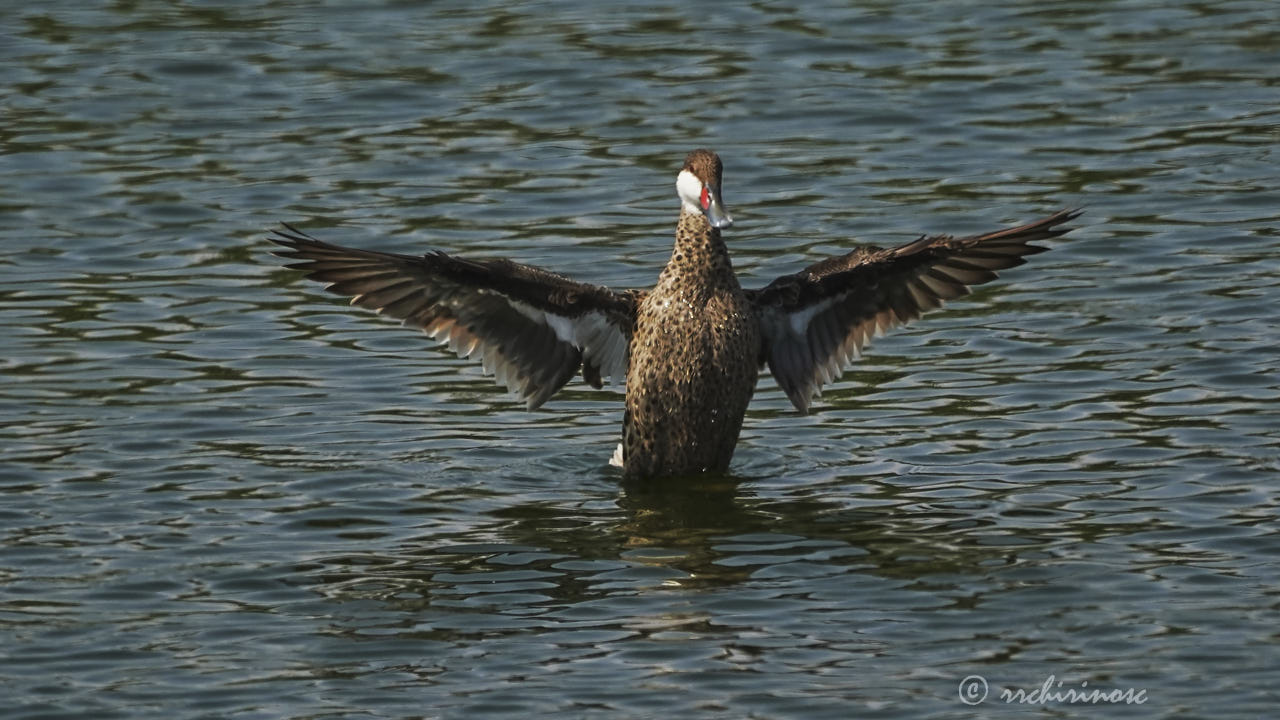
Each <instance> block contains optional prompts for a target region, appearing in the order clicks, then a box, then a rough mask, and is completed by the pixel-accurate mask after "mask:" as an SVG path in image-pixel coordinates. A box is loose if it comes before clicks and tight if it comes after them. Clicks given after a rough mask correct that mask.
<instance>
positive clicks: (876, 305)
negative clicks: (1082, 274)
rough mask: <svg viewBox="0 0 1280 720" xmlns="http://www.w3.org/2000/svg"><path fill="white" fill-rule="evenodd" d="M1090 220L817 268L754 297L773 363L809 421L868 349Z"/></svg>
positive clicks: (874, 252) (935, 239)
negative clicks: (828, 387)
mask: <svg viewBox="0 0 1280 720" xmlns="http://www.w3.org/2000/svg"><path fill="white" fill-rule="evenodd" d="M1079 214H1080V211H1078V210H1075V211H1072V210H1063V211H1060V212H1057V213H1055V214H1053V215H1050V216H1049V217H1047V218H1044V219H1043V220H1038V221H1036V222H1033V223H1029V224H1027V225H1022V226H1019V227H1015V228H1010V229H1008V230H1001V231H998V232H993V233H988V234H986V235H975V236H971V237H963V238H956V237H952V236H950V235H935V236H929V237H921V238H920V239H919V240H916V241H915V242H911V243H908V244H906V245H902V246H900V247H896V248H892V249H889V250H881V249H879V248H860V249H857V250H854V251H853V252H850V253H849V254H847V255H841V256H838V257H831V258H827V259H825V260H822V261H820V262H817V263H814V264H813V265H810V266H809V267H807V268H805V269H804V270H802V271H800V272H798V273H796V274H794V275H784V276H783V277H780V278H778V279H777V280H774V281H773V282H771V283H769V284H768V285H767V286H765V287H763V288H761V289H759V290H748V291H747V294H748V296H749V297H750V298H751V301H752V303H753V304H754V305H755V308H756V312H757V313H758V315H759V317H760V329H761V332H762V334H763V336H764V345H765V347H764V358H763V360H764V362H767V363H768V364H769V370H770V371H771V372H772V373H773V376H774V378H775V379H777V381H778V385H779V386H780V387H781V388H782V390H783V391H784V392H785V393H786V394H787V397H788V398H790V399H791V403H792V404H793V405H795V406H796V408H797V409H798V410H800V411H801V412H807V410H808V407H809V399H810V398H812V397H813V395H814V394H815V393H818V392H819V391H820V390H821V388H822V385H824V384H825V383H829V382H831V381H832V380H835V379H836V378H839V377H840V375H841V374H842V372H843V370H844V367H845V366H846V365H847V364H848V363H850V362H851V361H852V360H853V359H854V358H856V357H858V355H859V354H860V353H861V351H862V347H863V346H864V345H865V344H866V342H867V340H868V339H870V338H871V337H873V336H875V335H879V334H882V333H884V332H885V331H886V330H888V329H889V328H891V327H894V326H896V325H901V324H903V323H906V322H909V321H911V320H913V319H915V318H918V317H920V315H921V314H922V313H925V312H927V311H929V310H933V309H934V308H937V307H940V306H941V305H942V303H943V302H944V301H947V300H951V299H954V298H957V297H960V296H961V295H966V294H968V292H969V286H971V285H979V284H982V283H984V282H987V281H989V280H993V279H995V277H996V275H997V271H998V270H1004V269H1007V268H1011V267H1016V266H1018V265H1021V264H1022V263H1024V262H1025V260H1024V259H1023V258H1024V257H1026V256H1027V255H1034V254H1036V253H1040V252H1044V251H1045V249H1046V248H1043V247H1039V246H1036V245H1029V244H1028V243H1030V242H1033V241H1036V240H1047V239H1049V238H1055V237H1058V236H1059V235H1062V234H1063V233H1065V232H1067V231H1068V230H1069V228H1065V227H1059V226H1061V225H1062V224H1063V223H1065V222H1068V221H1070V220H1072V219H1074V218H1076V217H1077V216H1079Z"/></svg>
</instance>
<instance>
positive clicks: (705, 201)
mask: <svg viewBox="0 0 1280 720" xmlns="http://www.w3.org/2000/svg"><path fill="white" fill-rule="evenodd" d="M701 202H702V209H703V210H706V209H707V208H709V207H711V193H709V192H707V186H706V185H703V186H702V198H701Z"/></svg>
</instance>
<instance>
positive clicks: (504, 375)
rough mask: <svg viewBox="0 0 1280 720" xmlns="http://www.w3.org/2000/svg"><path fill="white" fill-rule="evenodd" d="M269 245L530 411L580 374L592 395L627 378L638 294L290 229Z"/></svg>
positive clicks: (501, 263) (504, 263)
mask: <svg viewBox="0 0 1280 720" xmlns="http://www.w3.org/2000/svg"><path fill="white" fill-rule="evenodd" d="M284 227H285V229H284V230H276V231H274V236H273V237H271V238H270V240H271V241H272V242H274V243H276V244H277V245H282V246H284V247H285V248H287V249H286V250H278V251H276V253H275V254H276V255H279V256H280V257H283V258H288V259H290V260H299V261H301V262H295V263H291V264H289V265H288V266H287V267H290V268H293V269H296V270H302V271H304V272H306V273H307V277H308V278H310V279H311V280H318V281H320V282H325V283H328V285H326V286H325V289H326V290H328V291H329V292H332V293H336V294H338V295H348V296H351V304H352V305H360V306H361V307H367V308H370V309H372V310H375V311H377V312H379V313H381V314H383V315H389V316H391V317H394V318H398V319H400V320H401V321H403V323H404V324H405V325H416V326H418V327H420V328H422V330H423V331H424V332H425V333H426V334H427V335H429V336H431V337H432V338H435V339H437V340H440V341H443V342H447V343H448V344H449V347H450V349H452V350H453V351H455V352H457V353H458V355H460V356H462V357H472V356H478V358H479V359H480V360H482V362H483V364H484V370H485V372H487V373H491V374H494V375H496V376H497V379H498V381H499V382H501V383H502V384H504V385H506V386H507V387H508V388H510V389H511V390H514V391H515V392H517V393H518V394H519V395H520V396H521V397H522V398H524V399H525V400H526V401H527V403H528V407H529V409H530V410H532V409H534V408H536V407H538V406H539V405H541V404H542V403H544V402H546V401H547V398H549V397H551V396H552V395H553V394H555V392H556V391H557V390H559V389H560V388H561V387H563V386H564V384H565V383H567V382H568V381H569V379H570V378H572V377H573V376H574V374H575V373H576V372H577V371H578V368H579V367H581V368H582V376H583V378H585V379H586V380H587V382H589V383H591V384H592V385H593V386H595V387H600V386H601V377H609V378H611V379H613V380H615V381H616V380H620V379H622V378H624V377H625V376H626V372H627V361H628V345H629V343H630V340H631V333H632V328H633V323H634V318H635V310H636V306H637V304H638V301H639V298H640V293H638V292H635V291H627V292H616V291H614V290H610V289H609V288H606V287H602V286H599V285H587V284H584V283H579V282H574V281H573V280H570V279H568V278H565V277H562V276H560V275H556V274H555V273H551V272H548V271H546V270H542V269H540V268H536V267H532V266H529V265H521V264H519V263H514V262H511V261H510V260H500V259H499V260H465V259H462V258H457V257H453V256H450V255H446V254H444V253H442V252H435V253H429V254H427V255H424V256H421V257H419V256H413V255H399V254H395V253H384V252H375V251H371V250H356V249H353V248H345V247H342V246H339V245H333V244H330V243H326V242H322V241H320V240H317V239H315V238H313V237H311V236H310V235H307V234H306V233H304V232H301V231H299V230H297V229H295V228H293V227H292V226H290V225H288V224H285V225H284Z"/></svg>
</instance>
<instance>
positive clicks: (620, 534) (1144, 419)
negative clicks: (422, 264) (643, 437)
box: [0, 0, 1280, 719]
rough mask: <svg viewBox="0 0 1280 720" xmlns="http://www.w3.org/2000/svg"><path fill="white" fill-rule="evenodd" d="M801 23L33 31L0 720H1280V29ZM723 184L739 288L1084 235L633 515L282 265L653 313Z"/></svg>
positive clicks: (457, 21)
mask: <svg viewBox="0 0 1280 720" xmlns="http://www.w3.org/2000/svg"><path fill="white" fill-rule="evenodd" d="M805 8H806V9H805V10H803V11H796V10H792V9H788V6H787V5H786V4H772V3H756V4H751V5H746V6H743V5H739V6H731V5H729V4H724V5H712V4H707V3H703V4H698V5H687V6H680V5H674V6H665V7H661V8H652V9H642V10H637V9H630V6H629V4H626V3H594V4H590V5H588V4H582V5H577V4H567V3H541V4H512V3H489V4H483V3H474V2H468V3H432V4H430V5H428V6H427V7H426V8H425V9H419V8H417V7H414V6H412V5H411V4H400V3H388V4H385V5H377V4H374V3H352V4H341V3H334V4H327V5H318V4H314V3H296V2H291V1H285V2H276V3H270V4H266V5H260V4H257V3H222V4H219V3H177V2H172V3H160V2H120V3H115V4H111V5H106V4H102V5H98V4H90V3H70V2H62V3H57V2H55V3H42V4H31V5H30V6H23V7H21V8H17V7H15V8H10V9H8V10H5V11H4V12H3V13H0V58H2V59H3V63H4V67H5V75H6V82H5V83H4V84H3V86H0V108H2V110H3V122H0V153H3V154H2V155H0V248H2V249H3V253H0V340H2V342H3V347H4V349H5V353H4V356H3V364H2V365H0V367H2V368H3V375H2V376H0V383H2V384H0V426H2V427H0V698H2V699H3V706H2V708H0V715H2V716H3V717H5V718H6V719H7V718H15V719H16V718H31V719H34V718H167V719H173V718H181V719H186V718H330V717H333V718H338V717H341V718H393V717H418V716H421V717H448V718H455V717H456V718H485V717H504V716H512V715H521V716H537V717H600V718H616V717H637V718H639V717H724V718H744V717H761V718H781V717H803V718H842V719H843V718H852V717H892V718H897V717H932V718H965V717H972V718H985V717H992V716H1009V717H1014V716H1025V715H1027V714H1031V713H1038V714H1039V716H1043V717H1049V716H1052V717H1090V718H1093V717H1144V718H1145V717H1161V718H1183V717H1186V718H1191V717H1215V718H1256V717H1266V716H1269V715H1271V714H1273V713H1274V707H1275V705H1276V702H1277V700H1280V697H1278V693H1277V691H1276V680H1277V674H1276V668H1277V667H1280V652H1278V651H1277V639H1278V636H1277V631H1276V628H1277V627H1278V626H1280V622H1278V620H1280V617H1278V615H1280V613H1278V612H1277V609H1278V607H1280V592H1278V591H1277V588H1280V568H1278V567H1277V559H1278V557H1280V552H1278V550H1280V538H1278V537H1277V517H1276V516H1277V507H1278V506H1280V493H1278V491H1277V482H1276V481H1277V477H1278V476H1280V432H1278V431H1277V428H1280V411H1278V408H1277V400H1278V399H1280V377H1278V376H1277V372H1276V368H1277V365H1280V349H1278V348H1280V330H1278V329H1277V323H1276V317H1277V314H1276V308H1277V306H1280V261H1278V260H1277V253H1278V252H1280V237H1278V235H1280V231H1278V229H1280V193H1278V192H1277V190H1276V187H1277V181H1280V173H1278V172H1277V167H1280V162H1278V158H1277V157H1276V147H1277V142H1278V141H1280V89H1278V84H1277V68H1278V67H1280V11H1278V10H1277V7H1276V5H1275V4H1274V3H1273V2H1270V1H1269V0H1259V1H1257V2H1247V1H1246V2H1190V1H1189V0H1180V1H1178V2H1172V3H1150V2H1109V3H1094V2H1084V1H1075V0H1070V1H1064V2H1048V3H1046V2H1041V1H1039V0H1034V1H1033V0H1008V1H1006V2H996V3H974V2H959V1H957V2H928V3H925V2H910V3H897V2H867V3H859V4H856V5H855V6H854V7H848V6H845V5H843V4H835V3H831V4H821V3H806V4H805ZM697 146H707V147H712V148H714V149H716V150H718V151H719V152H720V153H721V155H722V156H723V157H724V159H725V162H726V180H725V199H726V201H727V202H728V204H729V207H730V209H731V210H732V211H733V213H734V216H735V219H736V220H737V221H738V222H737V224H736V225H735V226H734V228H733V229H732V231H731V232H730V243H731V247H732V248H733V250H734V252H735V259H736V264H737V267H738V268H739V271H740V273H741V275H742V276H743V278H744V283H745V284H747V285H748V286H759V285H762V284H764V283H765V282H767V281H768V280H769V279H771V278H772V277H774V276H776V275H778V274H781V273H784V272H793V271H795V270H796V269H799V268H800V267H802V266H803V265H804V264H805V263H806V262H808V261H812V260H813V259H816V258H818V257H820V256H822V255H824V254H829V253H833V252H837V251H840V250H841V249H842V248H847V247H849V246H850V245H851V244H852V243H854V242H859V241H860V242H873V243H877V244H893V243H899V242H904V241H907V240H909V239H912V238H913V237H914V236H915V235H916V234H918V233H920V232H925V231H928V232H955V233H968V232H977V231H984V230H989V229H995V228H997V227H1000V226H1002V225H1005V224H1008V223H1012V222H1017V221H1025V220H1030V219H1033V218H1035V217H1037V216H1040V215H1042V214H1045V213H1047V212H1049V211H1051V210H1054V209H1057V208H1060V207H1064V206H1084V207H1087V208H1088V214H1087V215H1085V216H1084V217H1083V218H1081V220H1080V221H1079V222H1078V223H1077V225H1078V227H1079V229H1078V230H1077V231H1076V232H1075V233H1073V234H1072V236H1071V238H1070V240H1069V241H1064V242H1059V243H1055V244H1054V249H1053V251H1052V252H1050V253H1046V254H1043V255H1039V256H1036V257H1035V258H1033V259H1032V261H1031V262H1030V263H1029V264H1028V265H1026V266H1024V267H1022V268H1018V269H1015V270H1013V271H1010V272H1008V273H1006V275H1005V277H1004V278H1002V279H1001V280H1000V281H998V282H997V283H996V284H993V285H991V286H988V287H985V288H983V289H982V290H981V291H980V292H978V293H975V294H974V295H973V296H970V297H969V298H966V299H965V300H964V301H963V302H958V303H954V304H952V305H950V306H949V307H948V309H946V310H945V311H942V312H939V313H936V314H934V315H932V316H930V317H929V318H927V319H926V320H925V321H923V322H920V323H917V324H915V325H913V326H911V327H908V328H905V329H902V330H899V331H898V332H896V333H894V334H893V335H891V336H889V337H886V338H883V339H881V340H878V341H876V342H875V343H873V344H872V345H871V347H870V349H869V351H868V353H867V355H866V357H864V359H863V360H862V361H861V362H859V364H858V365H857V367H856V368H855V370H854V371H853V372H851V373H849V374H847V375H846V376H845V379H844V380H843V381H842V382H840V383H838V384H836V385H834V386H831V387H829V388H828V390H827V392H826V393H825V395H824V397H823V399H822V401H820V402H819V403H818V404H817V405H816V411H815V412H814V413H812V414H811V415H809V416H806V417H799V416H797V415H796V414H795V413H794V412H793V411H792V410H791V408H790V405H789V403H787V401H786V399H785V398H784V397H783V395H782V393H781V392H780V391H778V389H777V388H776V386H775V385H774V384H773V382H772V380H771V379H765V380H763V381H762V382H761V385H760V388H759V390H758V393H757V396H756V400H755V402H754V404H753V406H752V410H751V412H750V414H749V416H748V418H747V423H746V428H745V431H744V433H743V438H742V442H741V444H740V446H739V450H738V454H737V456H736V459H735V462H734V466H733V470H734V473H735V476H734V477H733V478H730V479H725V480H721V481H715V482H706V483H701V484H692V485H680V486H674V487H666V486H660V487H656V488H650V489H647V490H639V489H636V488H625V487H622V486H621V485H620V482H619V478H618V474H617V473H616V472H615V471H613V470H611V469H609V468H608V467H606V465H605V462H606V460H607V458H608V457H609V455H610V453H611V452H612V450H613V447H614V444H615V443H616V441H617V434H618V429H619V424H620V417H621V402H620V395H619V394H618V393H617V392H616V391H613V392H609V391H593V390H590V389H589V388H587V387H586V386H584V385H581V384H574V385H571V386H570V387H569V388H568V389H567V390H566V391H564V392H562V393H561V394H560V395H559V396H557V397H556V398H554V399H553V400H552V401H551V402H549V403H548V404H547V405H546V406H545V407H544V408H543V409H542V410H540V411H538V412H534V413H527V412H525V411H524V410H523V409H522V408H523V405H522V404H521V403H518V402H515V401H514V400H513V399H512V398H511V397H510V396H509V395H507V394H506V393H505V392H504V391H503V390H502V389H501V388H499V387H497V386H495V385H494V384H493V383H492V382H491V381H490V380H489V379H487V378H484V377H482V376H481V375H480V374H479V371H478V369H477V368H475V367H473V366H472V365H471V364H470V363H468V362H465V361H460V360H458V359H456V358H454V357H452V356H451V355H450V354H448V353H446V352H442V351H439V350H435V349H432V348H431V347H430V344H429V342H428V341H426V340H425V339H424V338H422V337H421V336H420V335H418V334H416V333H415V332H412V331H409V330H403V329H399V328H397V327H396V326H395V325H394V323H392V322H389V321H387V320H384V319H381V318H378V317H376V316H373V315H371V314H368V313H365V312H361V311H357V310H355V309H350V308H346V307H344V306H343V305H342V303H341V301H336V300H333V299H332V298H330V297H328V296H325V295H322V294H321V293H319V291H318V288H317V287H315V286H314V285H312V284H309V283H306V282H304V281H302V280H301V279H299V278H298V277H297V275H296V273H291V272H288V271H283V270H281V269H280V267H279V264H278V261H277V260H276V259H275V258H273V257H272V256H270V255H269V254H268V247H267V244H266V243H265V241H264V239H263V237H264V230H265V229H266V228H268V227H270V226H272V225H273V224H274V223H276V222H277V221H279V220H288V221H291V222H294V223H296V224H298V225H299V226H300V227H303V228H305V229H307V230H309V231H312V232H314V233H316V234H318V235H319V236H320V237H322V238H325V239H330V240H334V241H337V242H342V243H346V244H352V245H358V246H367V247H377V248H382V249H388V250H397V251H404V252H421V251H424V250H426V249H428V248H439V249H444V250H447V251H451V252H457V253H460V254H464V255H465V254H478V255H491V254H502V255H508V256H511V257H514V258H517V259H519V260H521V261H524V262H532V263H537V264H541V265H545V266H548V267H553V268H555V269H557V270H559V271H561V272H564V273H567V274H570V275H573V276H575V277H577V278H580V279H583V280H589V281H592V282H598V283H605V284H610V285H614V286H647V285H649V284H650V283H652V281H653V279H654V278H655V277H656V274H657V271H658V269H659V268H660V266H661V264H662V263H663V262H664V261H665V259H666V255H667V253H668V252H669V247H670V239H671V235H672V231H673V227H674V220H675V215H676V208H677V203H676V199H675V194H674V179H675V172H676V170H677V169H678V168H679V163H680V161H681V159H682V158H683V156H684V154H685V152H687V151H688V150H689V149H691V148H693V147H697ZM974 675H977V676H981V677H982V678H983V679H984V681H985V682H986V683H987V686H988V690H989V694H988V695H987V696H986V698H985V700H984V701H983V702H982V703H980V704H978V705H974V706H971V705H969V704H967V703H965V702H963V701H962V695H961V692H960V687H959V686H960V684H961V681H962V680H963V679H965V678H966V677H968V676H974ZM1050 676H1052V678H1053V681H1052V682H1057V681H1062V682H1063V685H1062V686H1061V688H1057V690H1058V691H1059V692H1061V691H1062V690H1065V689H1070V688H1075V689H1081V688H1086V689H1103V690H1110V689H1122V690H1123V689H1134V690H1142V691H1144V692H1145V695H1144V696H1143V698H1144V699H1145V702H1144V703H1142V704H1140V705H1139V704H1124V703H1120V704H1109V703H1100V704H1088V703H1071V702H1067V701H1064V700H1049V701H1043V702H1037V703H1032V705H1034V707H1030V706H1019V707H1012V706H1008V704H1006V703H1005V702H1004V701H1003V700H1002V699H1001V698H1000V695H1001V691H1002V690H1006V689H1007V690H1015V689H1023V690H1025V691H1027V692H1031V691H1033V690H1035V689H1037V688H1039V687H1041V686H1042V685H1043V684H1044V683H1045V682H1046V680H1047V679H1049V678H1050ZM1085 683H1087V686H1086V685H1085ZM963 699H967V700H970V701H973V700H976V699H978V696H977V695H971V696H965V697H963ZM1014 704H1018V705H1020V704H1019V703H1014Z"/></svg>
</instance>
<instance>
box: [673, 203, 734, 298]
mask: <svg viewBox="0 0 1280 720" xmlns="http://www.w3.org/2000/svg"><path fill="white" fill-rule="evenodd" d="M664 281H666V282H676V283H679V284H680V285H681V286H683V287H691V286H692V287H705V288H717V287H723V286H724V285H726V284H728V285H730V286H731V287H733V288H737V287H738V278H737V276H736V275H734V274H733V264H732V263H730V261H729V249H728V248H727V247H725V244H724V240H723V239H721V237H720V231H719V230H718V229H716V228H713V227H711V223H710V222H708V221H707V218H706V216H705V215H703V214H702V213H694V212H690V211H688V210H685V209H682V210H681V211H680V221H679V222H678V223H676V244H675V247H674V248H673V249H672V250H671V259H670V260H668V261H667V266H666V268H664V269H663V271H662V276H661V277H660V278H659V282H660V283H661V282H664ZM688 281H692V282H688Z"/></svg>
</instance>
